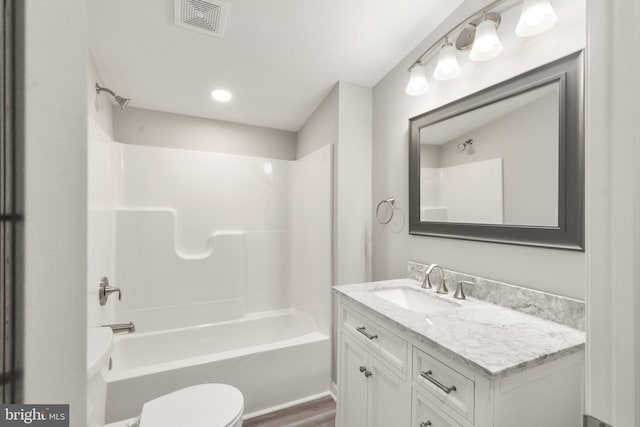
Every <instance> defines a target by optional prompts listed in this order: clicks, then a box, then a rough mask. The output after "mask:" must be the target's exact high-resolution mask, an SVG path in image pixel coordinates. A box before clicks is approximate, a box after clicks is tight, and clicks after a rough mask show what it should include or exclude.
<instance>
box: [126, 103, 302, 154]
mask: <svg viewBox="0 0 640 427" xmlns="http://www.w3.org/2000/svg"><path fill="white" fill-rule="evenodd" d="M113 128H114V139H115V140H116V141H118V142H122V143H124V144H136V145H153V146H157V147H168V148H181V149H185V150H198V151H210V152H214V153H227V154H239V155H243V156H253V157H267V158H271V159H282V160H295V158H296V138H297V134H296V133H295V132H289V131H284V130H278V129H271V128H265V127H260V126H252V125H244V124H239V123H231V122H224V121H220V120H213V119H203V118H199V117H191V116H183V115H181V114H173V113H165V112H161V111H152V110H144V109H141V108H133V107H128V108H126V109H125V110H121V109H120V108H119V107H117V106H114V107H113Z"/></svg>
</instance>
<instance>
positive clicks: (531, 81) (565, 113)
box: [409, 51, 584, 251]
mask: <svg viewBox="0 0 640 427" xmlns="http://www.w3.org/2000/svg"><path fill="white" fill-rule="evenodd" d="M583 63H584V58H583V52H582V51H580V52H576V53H573V54H571V55H568V56H566V57H564V58H562V59H559V60H557V61H554V62H551V63H549V64H546V65H543V66H542V67H539V68H536V69H534V70H531V71H528V72H526V73H524V74H521V75H519V76H516V77H514V78H511V79H509V80H506V81H504V82H502V83H498V84H497V85H494V86H491V87H489V88H487V89H483V90H481V91H479V92H476V93H474V94H471V95H469V96H466V97H464V98H462V99H459V100H456V101H454V102H452V103H450V104H447V105H444V106H442V107H439V108H437V109H434V110H431V111H428V112H426V113H424V114H421V115H419V116H416V117H413V118H411V119H409V234H415V235H424V236H435V237H446V238H453V239H464V240H479V241H485V242H496V243H508V244H515V245H525V246H542V247H548V248H555V249H567V250H574V251H584V72H583V68H584V65H583ZM555 82H557V83H559V95H560V96H559V103H560V105H559V107H560V109H559V111H560V120H559V123H560V126H559V135H558V136H559V138H558V141H559V147H558V148H559V152H558V154H559V156H558V159H559V164H558V171H559V176H558V226H556V227H548V226H528V225H524V226H523V225H510V224H509V225H497V224H472V223H452V222H435V221H420V129H422V128H424V127H427V126H429V125H432V124H435V123H438V122H441V121H443V120H447V119H449V118H451V117H454V116H457V115H460V114H464V113H467V112H469V111H472V110H475V109H478V108H482V107H484V106H486V105H489V104H492V103H494V102H497V101H500V100H503V99H505V98H509V97H512V96H515V95H518V94H521V93H523V92H527V91H529V90H532V89H536V88H538V87H541V86H545V85H548V84H551V83H555Z"/></svg>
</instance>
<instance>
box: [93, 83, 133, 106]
mask: <svg viewBox="0 0 640 427" xmlns="http://www.w3.org/2000/svg"><path fill="white" fill-rule="evenodd" d="M102 91H104V92H107V93H108V94H109V95H111V96H113V97H114V98H115V100H116V102H117V103H118V105H119V106H120V109H121V110H124V107H126V106H127V105H128V104H129V102H131V99H130V98H123V97H121V96H120V95H116V93H115V92H114V91H112V90H111V89H109V88H106V87H100V85H99V84H98V83H96V93H97V94H98V95H99V94H100V92H102Z"/></svg>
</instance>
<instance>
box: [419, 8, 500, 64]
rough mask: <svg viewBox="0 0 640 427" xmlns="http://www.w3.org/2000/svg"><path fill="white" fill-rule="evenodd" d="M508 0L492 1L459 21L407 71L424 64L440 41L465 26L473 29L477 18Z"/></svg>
mask: <svg viewBox="0 0 640 427" xmlns="http://www.w3.org/2000/svg"><path fill="white" fill-rule="evenodd" d="M506 1H508V0H494V1H492V2H491V3H489V4H488V5H486V6H485V7H484V8H482V9H481V10H479V11H477V12H475V13H473V14H472V15H470V16H469V17H468V18H467V19H465V20H464V21H461V22H460V23H459V24H458V25H456V26H455V27H453V29H451V30H449V31H448V32H447V33H446V34H445V35H444V36H443V37H441V38H439V39H438V40H437V41H436V42H435V43H434V44H432V45H431V47H429V49H427V50H425V51H424V52H423V53H422V55H420V56H419V57H418V59H416V60H415V61H414V62H413V64H411V66H410V67H409V68H408V69H407V71H411V69H412V68H413V67H414V66H415V65H416V64H420V63H423V64H424V63H425V62H426V61H425V60H426V58H427V56H429V55H430V54H431V53H432V52H433V51H435V50H436V49H437V48H439V47H441V46H442V41H443V40H447V39H448V38H449V37H450V36H451V35H452V34H455V33H456V32H458V31H460V30H462V29H463V28H464V27H466V26H467V25H471V26H473V27H475V25H474V24H473V21H475V20H477V19H478V18H481V17H482V16H484V15H486V14H487V13H488V12H489V11H490V10H491V9H494V8H496V7H498V6H500V5H501V4H503V3H505V2H506Z"/></svg>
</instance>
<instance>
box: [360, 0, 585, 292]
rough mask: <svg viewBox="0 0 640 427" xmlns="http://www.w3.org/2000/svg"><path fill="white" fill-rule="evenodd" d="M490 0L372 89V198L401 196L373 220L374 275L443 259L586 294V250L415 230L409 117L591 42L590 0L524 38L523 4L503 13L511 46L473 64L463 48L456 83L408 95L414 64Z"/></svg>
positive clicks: (464, 11) (464, 10)
mask: <svg viewBox="0 0 640 427" xmlns="http://www.w3.org/2000/svg"><path fill="white" fill-rule="evenodd" d="M485 4H486V2H485V1H479V0H469V1H466V2H464V3H463V4H462V5H461V6H460V7H459V8H458V9H456V11H454V13H453V14H452V15H450V16H449V17H447V18H446V20H445V21H444V23H443V24H442V25H440V26H439V27H438V28H437V29H436V30H435V31H434V32H433V33H432V34H431V35H430V36H428V37H427V38H426V39H425V40H424V41H423V42H422V43H421V44H420V45H419V46H417V47H416V48H415V49H414V50H413V51H412V52H411V53H410V54H409V55H407V56H406V57H405V58H404V59H403V60H402V61H401V62H400V63H399V64H398V65H397V66H396V67H395V68H394V69H393V70H391V71H390V72H389V74H387V75H386V76H385V77H384V78H383V79H382V80H381V81H380V82H379V83H378V84H377V85H376V86H375V87H374V89H373V202H374V204H375V202H376V201H379V200H382V199H383V198H386V197H390V196H393V197H395V198H396V215H395V216H394V219H393V221H391V223H390V224H388V225H380V224H378V223H377V222H374V223H373V226H374V228H373V277H374V279H375V280H383V279H391V278H399V277H405V276H406V262H407V260H414V261H418V262H438V263H440V264H441V265H443V266H444V267H447V268H451V269H454V270H458V271H462V272H468V273H472V274H476V275H480V276H486V277H490V278H493V279H496V280H500V281H505V282H510V283H515V284H518V285H520V286H525V287H528V288H533V289H539V290H543V291H549V292H553V293H556V294H560V295H566V296H570V297H575V298H580V299H583V298H584V295H585V285H584V284H585V255H584V253H580V252H571V251H559V250H552V249H543V248H533V247H525V246H514V245H503V244H494V243H485V242H473V241H464V240H456V239H445V238H435V237H426V236H412V235H409V230H408V214H407V209H408V157H409V156H408V152H409V149H408V139H409V137H408V119H409V118H410V117H414V116H416V115H418V114H421V113H424V112H425V111H429V110H431V109H433V108H437V107H438V106H441V105H445V104H447V103H449V102H451V101H454V100H456V99H459V98H461V97H463V96H465V95H469V94H471V93H473V92H476V91H478V90H481V89H483V88H486V87H488V86H491V85H493V84H496V83H498V82H500V81H504V80H506V79H508V78H510V77H513V76H515V75H518V74H520V73H523V72H525V71H528V70H530V69H532V68H535V67H537V66H540V65H542V64H544V63H547V62H550V61H552V60H554V59H558V58H561V57H563V56H565V55H567V54H569V53H571V52H575V51H576V50H579V49H581V48H583V47H584V44H585V21H584V8H585V5H584V2H583V1H578V0H576V1H573V0H569V1H567V2H565V3H563V4H562V5H561V6H562V7H558V10H556V12H557V13H558V18H559V19H558V24H557V25H556V26H555V27H554V29H552V30H551V31H550V32H548V33H546V34H544V35H541V36H539V37H532V38H529V39H527V40H523V39H517V38H516V36H515V35H513V33H512V32H511V31H509V28H513V27H514V26H515V23H516V22H517V18H518V16H517V15H518V14H519V10H517V9H518V8H514V9H512V10H511V11H509V12H507V13H505V15H503V24H502V25H501V28H505V29H506V30H505V31H501V32H500V33H501V34H500V35H501V37H502V41H503V45H504V46H505V50H504V52H503V53H502V55H501V56H500V57H498V58H496V59H494V60H492V61H487V62H484V63H472V62H470V61H468V60H467V59H465V58H464V55H462V54H460V55H459V56H458V58H459V60H460V62H461V67H462V68H463V74H462V75H461V76H460V78H458V79H457V80H455V81H454V82H435V81H433V79H430V84H431V89H430V91H429V93H427V94H426V95H424V96H418V97H411V96H408V95H406V94H405V92H404V89H405V87H406V84H407V79H408V73H407V68H408V67H409V66H410V65H411V63H412V62H413V61H414V60H415V59H416V58H417V57H418V56H419V55H420V54H421V53H422V52H424V51H425V50H426V49H427V48H428V47H429V46H431V45H432V44H433V43H435V42H436V41H437V40H438V39H439V38H440V37H441V36H442V35H443V34H445V33H446V32H447V31H448V30H449V29H450V28H452V27H454V26H455V25H456V24H457V23H458V22H460V21H461V20H463V19H465V18H466V17H467V16H469V15H471V14H472V13H473V12H475V11H477V10H480V9H481V8H482V7H483V5H485ZM554 7H555V4H554ZM558 40H562V43H558ZM434 64H435V60H434V59H433V60H431V61H429V63H428V65H427V75H429V74H430V73H431V72H432V70H433V66H434ZM373 208H375V206H372V209H373ZM461 254H464V256H463V255H461Z"/></svg>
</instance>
